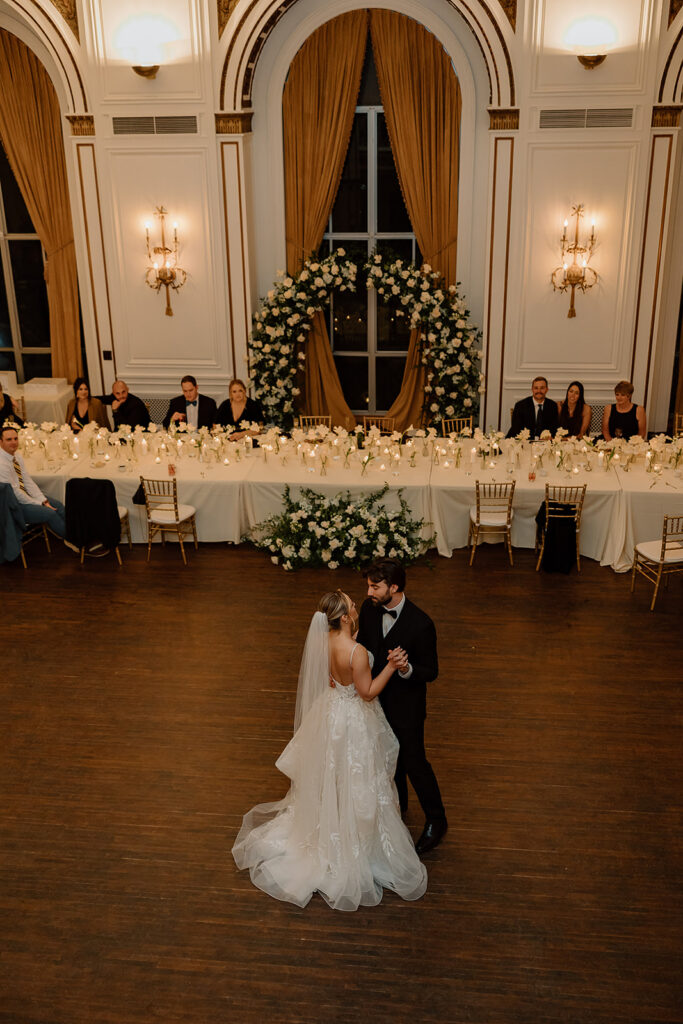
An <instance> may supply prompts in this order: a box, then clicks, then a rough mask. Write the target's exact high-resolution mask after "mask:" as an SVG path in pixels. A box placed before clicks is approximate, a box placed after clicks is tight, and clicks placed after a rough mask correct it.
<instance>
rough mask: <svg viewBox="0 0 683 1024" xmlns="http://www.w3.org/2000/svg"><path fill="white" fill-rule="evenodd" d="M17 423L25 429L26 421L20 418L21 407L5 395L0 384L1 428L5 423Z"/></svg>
mask: <svg viewBox="0 0 683 1024" xmlns="http://www.w3.org/2000/svg"><path fill="white" fill-rule="evenodd" d="M8 421H9V422H10V423H16V424H17V425H18V426H20V427H23V425H24V421H23V420H22V419H21V418H20V416H19V406H18V405H17V403H16V402H15V401H14V399H13V398H12V397H11V396H10V395H3V393H2V384H0V427H1V426H2V425H3V423H7V422H8Z"/></svg>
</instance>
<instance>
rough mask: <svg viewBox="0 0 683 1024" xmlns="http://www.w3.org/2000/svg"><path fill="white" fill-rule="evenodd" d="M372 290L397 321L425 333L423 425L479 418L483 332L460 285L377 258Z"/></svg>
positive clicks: (370, 266) (370, 271) (369, 268)
mask: <svg viewBox="0 0 683 1024" xmlns="http://www.w3.org/2000/svg"><path fill="white" fill-rule="evenodd" d="M365 270H366V272H367V275H368V279H367V283H368V287H369V288H374V289H375V290H376V292H377V294H378V295H380V296H381V298H382V300H383V301H384V302H387V303H391V306H392V311H393V313H394V316H397V317H406V318H407V319H408V321H409V323H410V326H411V328H416V327H419V328H421V331H422V338H421V340H422V346H421V350H420V359H421V361H422V362H423V363H424V365H425V367H426V371H427V384H426V386H425V392H426V394H425V402H424V407H423V412H424V421H425V423H431V424H438V423H440V422H441V421H442V420H444V419H452V418H453V417H455V416H471V415H476V413H477V412H478V411H479V395H480V393H481V391H482V390H483V375H482V374H481V372H480V365H481V349H480V347H479V342H480V340H481V332H480V331H479V330H478V329H477V328H476V327H475V326H474V325H473V324H472V323H471V322H470V318H469V317H470V314H469V310H468V309H467V308H466V307H465V302H464V300H463V299H462V297H461V296H460V295H459V293H458V289H457V286H456V285H450V286H449V287H446V286H445V285H444V282H443V278H442V277H441V276H440V275H439V274H437V273H436V272H435V271H433V270H432V268H431V267H430V266H429V264H428V263H425V264H424V266H423V267H421V268H420V267H417V266H416V265H415V264H414V263H408V264H407V263H404V262H403V260H395V261H394V262H386V261H383V259H382V256H381V255H380V254H379V253H375V254H374V255H373V256H372V257H371V258H370V260H369V262H368V263H367V264H366V266H365Z"/></svg>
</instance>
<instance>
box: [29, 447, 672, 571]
mask: <svg viewBox="0 0 683 1024" xmlns="http://www.w3.org/2000/svg"><path fill="white" fill-rule="evenodd" d="M149 443H150V446H151V445H152V444H153V445H154V446H155V447H154V451H158V450H159V448H158V442H157V441H156V440H155V441H151V440H150V442H149ZM75 444H76V442H74V445H75ZM57 450H61V449H57ZM150 451H151V448H150ZM226 451H227V452H229V462H228V463H227V464H226V463H225V462H224V461H218V462H216V460H215V458H213V459H212V460H211V461H207V460H203V459H200V458H199V456H198V455H197V454H195V453H196V449H195V450H194V451H193V454H194V457H192V456H190V455H189V454H187V453H184V454H183V456H182V457H177V458H174V459H173V461H174V464H175V467H176V478H177V481H178V500H179V502H181V503H184V504H190V505H193V506H194V507H195V508H196V509H197V533H198V536H199V539H200V540H202V541H209V542H220V541H229V542H231V543H234V544H238V543H239V542H240V541H241V539H242V537H243V536H244V535H245V534H247V533H248V532H249V530H251V529H253V528H254V527H256V526H257V525H258V524H259V523H261V522H263V520H265V519H266V518H268V517H269V516H271V515H273V514H274V513H277V512H279V511H281V509H282V499H283V495H284V491H285V487H286V486H287V485H289V487H290V490H291V493H292V495H293V496H294V497H295V498H296V497H297V496H298V495H299V494H300V493H301V491H302V489H305V488H310V489H312V490H314V491H317V492H319V493H322V494H324V495H327V496H329V497H334V496H335V495H337V494H340V493H344V492H346V491H348V492H349V493H350V494H351V496H352V497H359V496H361V495H366V494H369V493H371V492H373V491H377V490H379V489H380V488H381V487H383V486H384V485H385V484H387V485H388V491H387V494H386V495H385V497H384V498H383V499H382V502H383V504H384V505H385V506H386V507H387V508H389V509H392V510H398V508H399V491H400V492H401V493H402V494H403V497H404V499H405V500H406V502H407V504H408V507H409V509H410V513H411V515H412V516H414V517H415V518H420V519H423V520H424V526H423V536H424V537H425V538H427V537H429V536H430V535H431V534H432V533H435V534H436V546H437V550H438V552H439V554H441V555H444V556H446V557H450V555H451V553H452V551H453V549H455V548H462V547H465V545H466V544H467V536H468V528H469V512H470V508H471V507H472V506H473V505H474V503H475V483H476V480H477V479H479V480H481V481H493V480H496V481H498V482H502V481H506V480H515V481H516V489H515V496H514V502H513V510H514V518H513V520H512V544H513V546H514V547H526V548H531V547H533V546H534V540H535V534H536V524H535V517H536V514H537V512H538V509H539V507H540V506H541V504H542V502H543V499H544V495H545V484H546V483H548V484H559V485H565V486H571V485H577V484H579V485H580V484H583V483H586V484H587V490H586V499H585V504H584V510H583V519H582V524H581V538H580V550H581V554H583V555H585V556H587V557H588V558H593V559H595V560H596V561H599V562H600V563H601V564H602V565H610V566H611V567H612V568H613V569H614V570H615V571H616V572H625V571H627V570H628V569H629V568H630V566H631V564H632V559H633V550H634V547H635V545H636V544H637V543H639V542H641V541H645V540H653V539H655V538H657V537H659V536H661V530H662V518H663V516H664V514H665V513H667V512H668V513H670V514H680V515H683V474H682V473H681V470H676V471H674V470H672V469H670V468H666V469H663V470H662V471H661V472H660V473H654V472H653V473H648V472H646V470H645V469H644V468H643V467H641V466H639V465H638V464H636V465H632V466H631V467H630V468H629V469H628V471H625V470H624V469H623V468H622V467H621V466H618V465H613V466H611V467H610V468H609V470H607V471H605V470H604V469H602V468H595V469H594V470H593V471H592V472H591V471H587V470H586V469H585V468H584V467H583V466H581V467H580V468H579V470H578V472H572V473H564V472H560V471H558V470H556V469H549V470H548V471H547V474H546V475H543V472H542V471H537V476H536V479H535V480H533V481H530V480H529V479H528V466H527V465H526V464H524V465H523V468H520V467H518V468H515V469H514V470H513V471H512V472H510V471H509V467H508V465H507V463H506V461H505V458H503V457H502V458H500V459H498V460H497V463H496V464H495V465H494V467H493V468H490V466H489V465H487V466H486V468H481V466H480V465H479V463H477V464H469V463H468V464H466V465H461V466H460V467H459V468H456V467H455V465H454V464H453V461H452V460H449V461H450V465H447V464H445V462H444V461H443V460H442V461H441V464H440V465H434V464H432V462H431V459H430V458H429V457H427V456H424V455H421V454H415V455H414V456H413V458H412V460H411V459H409V458H408V457H407V455H404V456H402V457H401V458H400V459H396V460H389V459H385V460H384V463H383V461H382V457H381V456H379V455H378V456H377V457H376V458H373V459H372V460H371V462H370V463H369V465H368V466H367V469H366V471H365V472H363V471H362V465H361V459H362V458H363V457H364V453H363V452H360V453H353V454H352V455H351V456H350V459H349V465H345V463H344V458H343V457H342V456H339V457H334V456H330V457H329V458H328V460H327V463H326V465H325V467H324V470H325V471H324V472H323V471H322V466H321V464H320V459H319V457H318V458H317V459H311V461H310V463H308V462H307V464H304V462H303V460H302V458H301V457H300V455H297V454H296V452H294V451H292V450H290V451H289V453H288V454H286V455H285V454H283V453H282V452H280V453H277V452H275V451H272V450H271V451H270V452H267V451H264V450H263V449H258V448H255V449H254V450H253V451H249V450H247V452H246V453H245V454H240V458H238V457H237V456H238V446H237V445H235V448H234V450H233V449H232V447H229V448H228V449H224V450H223V451H221V455H223V454H225V452H226ZM239 451H240V453H241V452H242V449H241V447H240V448H239ZM110 452H111V455H110V457H109V459H108V460H105V458H104V455H102V454H100V453H99V452H98V453H97V454H95V455H94V456H92V457H88V454H87V453H86V452H80V453H78V457H77V458H74V457H73V455H72V457H70V458H66V457H63V456H62V457H58V456H55V455H54V453H53V455H52V457H51V459H50V460H49V461H46V458H47V456H46V455H45V454H44V453H43V454H42V455H41V454H40V451H38V450H36V449H33V450H32V452H27V453H26V454H25V457H26V465H27V468H28V471H29V473H30V474H31V476H32V477H33V478H34V479H35V480H36V482H37V484H38V486H39V487H40V488H41V489H42V490H43V491H44V492H45V494H46V495H47V496H48V497H54V498H58V499H59V500H60V501H64V498H65V489H66V481H67V480H68V479H69V478H71V477H83V476H92V477H95V478H100V479H101V478H109V479H111V480H112V481H113V482H114V485H115V487H116V493H117V499H118V502H119V504H120V505H123V506H124V507H125V508H127V509H128V511H129V513H130V522H131V533H132V538H133V540H134V541H135V542H144V541H145V540H146V537H147V525H146V515H145V508H144V506H139V505H134V504H133V502H132V498H133V495H134V493H135V491H136V490H137V488H138V485H139V479H140V476H147V477H151V478H163V479H167V478H168V463H169V460H170V458H171V456H167V455H164V456H163V458H161V460H160V461H156V457H155V456H154V455H153V454H151V453H149V452H145V451H144V449H143V451H142V452H140V449H139V448H138V449H137V450H136V455H133V453H132V452H131V451H130V450H129V449H128V448H126V446H125V445H119V444H117V445H114V446H111V447H110ZM138 453H139V454H138ZM174 454H175V453H174ZM411 462H413V463H414V465H412V464H411Z"/></svg>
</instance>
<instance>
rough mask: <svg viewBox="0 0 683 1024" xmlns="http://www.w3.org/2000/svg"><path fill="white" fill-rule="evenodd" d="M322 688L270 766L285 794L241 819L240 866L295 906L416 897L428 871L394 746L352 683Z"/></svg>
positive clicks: (338, 906)
mask: <svg viewBox="0 0 683 1024" xmlns="http://www.w3.org/2000/svg"><path fill="white" fill-rule="evenodd" d="M318 614H320V613H318ZM309 636H310V633H309ZM323 684H324V689H321V688H320V686H318V696H317V697H316V698H315V699H314V700H313V702H312V704H311V706H310V708H309V709H308V710H307V711H306V712H305V714H304V715H303V717H302V720H301V724H300V726H299V728H298V729H297V730H296V732H295V734H294V736H293V737H292V739H291V740H290V742H289V743H288V745H287V746H286V747H285V749H284V751H283V752H282V754H281V755H280V757H279V758H278V760H277V762H276V765H277V767H278V768H279V769H280V771H281V772H283V773H284V774H285V775H287V776H288V777H289V779H290V780H291V787H290V790H289V792H288V793H287V795H286V796H285V798H284V799H283V800H280V801H278V802H277V803H270V804H259V805H258V806H257V807H254V808H253V809H252V810H251V811H249V813H248V814H247V815H245V817H244V819H243V822H242V827H241V829H240V831H239V834H238V836H237V839H236V841H235V845H234V847H233V851H232V852H233V856H234V858H235V861H236V863H237V866H238V867H239V868H249V873H250V875H251V880H252V882H253V883H254V885H256V886H257V887H258V888H259V889H263V891H264V892H266V893H268V894H269V895H271V896H274V897H275V898H276V899H279V900H287V901H288V902H290V903H295V904H296V905H297V906H299V907H305V906H306V904H307V903H308V901H309V900H310V898H311V896H312V895H313V893H314V892H319V893H320V895H321V896H322V897H323V899H325V900H326V901H327V903H328V904H329V905H330V906H331V907H332V908H333V909H335V910H357V909H358V907H359V906H374V905H375V904H377V903H379V902H380V900H381V899H382V890H383V889H391V890H393V891H394V892H396V893H398V895H399V896H401V897H403V899H406V900H416V899H419V898H420V896H422V895H423V894H424V892H425V889H426V888H427V872H426V870H425V868H424V866H423V865H422V864H421V863H420V860H419V858H418V856H417V854H416V852H415V847H414V846H413V842H412V840H411V838H410V833H409V832H408V829H407V828H406V827H405V825H404V824H403V822H402V820H401V815H400V812H399V807H398V798H397V795H396V789H395V786H394V783H393V778H394V771H395V768H396V758H397V755H398V741H397V740H396V737H395V736H394V734H393V732H392V731H391V729H390V728H389V725H388V723H387V720H386V718H385V717H384V712H383V711H382V708H381V706H380V703H379V701H377V700H373V701H371V702H367V701H364V700H363V699H362V697H360V695H359V694H358V693H357V691H356V689H355V687H354V686H353V685H351V686H342V685H341V684H339V683H336V684H335V686H334V689H332V688H331V687H330V686H329V685H328V677H327V673H325V678H324V681H323ZM300 687H301V684H300Z"/></svg>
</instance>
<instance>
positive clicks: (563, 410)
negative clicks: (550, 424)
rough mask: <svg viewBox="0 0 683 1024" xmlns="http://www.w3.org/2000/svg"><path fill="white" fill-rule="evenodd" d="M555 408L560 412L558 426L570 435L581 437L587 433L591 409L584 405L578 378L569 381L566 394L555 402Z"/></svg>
mask: <svg viewBox="0 0 683 1024" xmlns="http://www.w3.org/2000/svg"><path fill="white" fill-rule="evenodd" d="M557 410H558V412H559V414H560V422H559V424H558V426H560V427H563V428H564V429H565V430H566V431H567V433H568V434H569V436H570V437H583V435H584V434H586V433H588V428H589V426H590V422H591V412H592V410H591V407H590V405H586V401H585V399H584V397H583V384H582V383H581V381H580V380H573V381H572V382H571V384H570V385H569V387H568V388H567V394H566V395H565V396H564V398H563V400H562V401H561V402H558V403H557Z"/></svg>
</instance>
